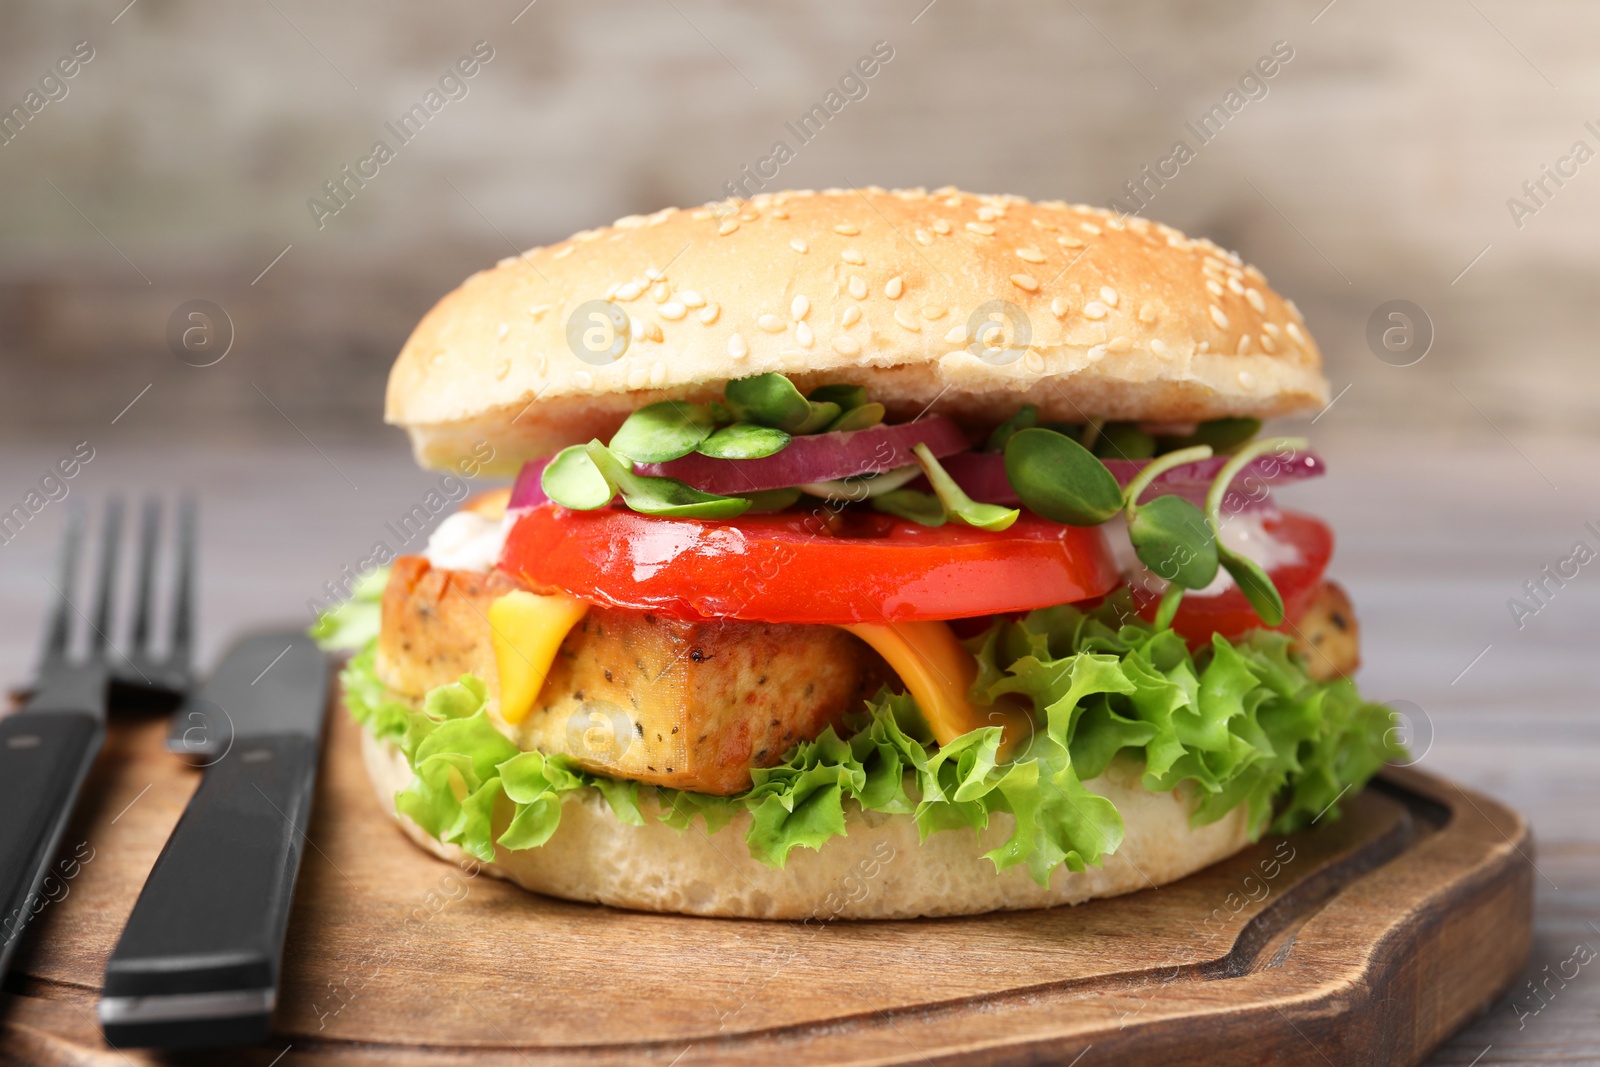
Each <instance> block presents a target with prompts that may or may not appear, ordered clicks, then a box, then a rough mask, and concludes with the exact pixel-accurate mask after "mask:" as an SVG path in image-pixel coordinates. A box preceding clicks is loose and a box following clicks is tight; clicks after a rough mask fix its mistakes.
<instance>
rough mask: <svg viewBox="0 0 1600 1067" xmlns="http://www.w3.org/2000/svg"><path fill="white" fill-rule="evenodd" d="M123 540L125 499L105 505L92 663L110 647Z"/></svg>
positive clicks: (91, 639)
mask: <svg viewBox="0 0 1600 1067" xmlns="http://www.w3.org/2000/svg"><path fill="white" fill-rule="evenodd" d="M121 540H122V498H121V497H112V498H111V499H110V500H109V501H108V502H107V503H106V518H105V525H104V526H103V527H102V529H101V536H100V584H99V588H98V589H97V590H96V591H95V602H94V625H93V627H92V628H91V632H90V634H89V655H90V658H91V659H94V658H99V657H101V656H102V655H103V654H104V653H105V650H106V646H107V645H108V644H110V643H111V637H110V634H111V602H112V601H113V600H115V599H116V588H115V586H116V584H117V547H118V543H119V542H120V541H121Z"/></svg>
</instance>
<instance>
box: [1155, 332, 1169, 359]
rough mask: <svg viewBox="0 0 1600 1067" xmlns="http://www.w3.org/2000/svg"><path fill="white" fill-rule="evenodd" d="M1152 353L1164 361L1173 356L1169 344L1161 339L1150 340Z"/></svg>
mask: <svg viewBox="0 0 1600 1067" xmlns="http://www.w3.org/2000/svg"><path fill="white" fill-rule="evenodd" d="M1150 351H1152V352H1154V353H1155V354H1156V355H1158V356H1160V357H1161V358H1162V359H1166V358H1167V356H1169V355H1170V354H1171V353H1170V352H1169V351H1168V349H1167V342H1165V341H1163V340H1162V339H1161V338H1159V337H1152V338H1151V339H1150Z"/></svg>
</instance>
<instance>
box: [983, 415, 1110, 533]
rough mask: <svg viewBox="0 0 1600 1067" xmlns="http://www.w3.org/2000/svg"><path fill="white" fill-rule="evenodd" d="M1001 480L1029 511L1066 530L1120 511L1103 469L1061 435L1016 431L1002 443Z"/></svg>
mask: <svg viewBox="0 0 1600 1067" xmlns="http://www.w3.org/2000/svg"><path fill="white" fill-rule="evenodd" d="M1006 477H1007V478H1009V479H1010V480H1011V487H1012V488H1013V489H1015V490H1016V491H1017V495H1018V496H1019V497H1021V498H1022V502H1023V504H1025V505H1027V507H1028V510H1029V511H1033V512H1037V513H1038V514H1040V515H1043V516H1044V517H1045V518H1047V519H1049V520H1051V521H1052V522H1059V523H1064V524H1066V525H1068V526H1098V525H1100V524H1101V523H1102V522H1105V521H1106V520H1107V519H1109V518H1111V516H1113V515H1115V514H1116V513H1117V512H1118V511H1121V510H1122V487H1121V486H1119V485H1118V484H1117V479H1116V478H1114V477H1113V476H1112V474H1111V472H1110V471H1108V470H1106V465H1105V464H1104V463H1101V462H1100V461H1099V460H1098V459H1096V458H1095V457H1094V455H1093V454H1092V453H1091V452H1090V451H1089V450H1088V449H1087V448H1084V447H1083V446H1082V445H1080V444H1079V443H1078V442H1076V441H1074V440H1073V439H1072V438H1070V437H1067V436H1066V435H1064V434H1059V433H1057V432H1055V431H1054V430H1046V429H1044V428H1042V427H1034V428H1032V429H1026V430H1018V431H1017V432H1016V433H1015V434H1013V435H1012V437H1011V440H1010V441H1008V442H1006Z"/></svg>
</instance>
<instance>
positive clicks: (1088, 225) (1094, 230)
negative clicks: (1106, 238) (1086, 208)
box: [1078, 222, 1101, 237]
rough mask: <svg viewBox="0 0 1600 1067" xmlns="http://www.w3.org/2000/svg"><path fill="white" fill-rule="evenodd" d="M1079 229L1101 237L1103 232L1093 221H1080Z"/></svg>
mask: <svg viewBox="0 0 1600 1067" xmlns="http://www.w3.org/2000/svg"><path fill="white" fill-rule="evenodd" d="M1078 229H1080V230H1082V231H1083V232H1084V233H1089V234H1093V235H1094V236H1096V237H1099V236H1100V233H1101V230H1100V227H1098V226H1096V225H1095V224H1094V223H1092V222H1080V223H1078Z"/></svg>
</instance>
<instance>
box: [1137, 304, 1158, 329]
mask: <svg viewBox="0 0 1600 1067" xmlns="http://www.w3.org/2000/svg"><path fill="white" fill-rule="evenodd" d="M1139 321H1140V322H1142V323H1144V324H1145V325H1146V326H1148V325H1150V324H1151V323H1152V322H1155V321H1156V306H1155V305H1154V304H1146V305H1144V306H1143V307H1141V308H1140V309H1139Z"/></svg>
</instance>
